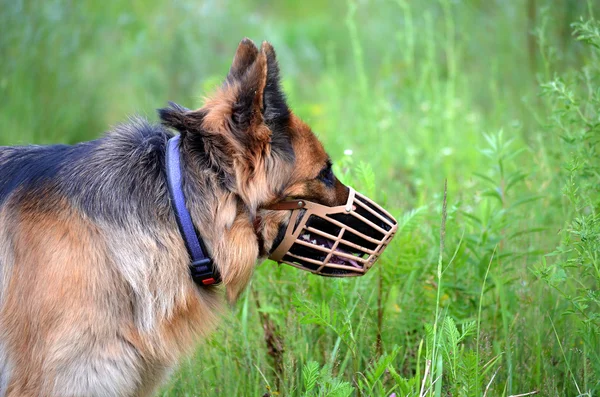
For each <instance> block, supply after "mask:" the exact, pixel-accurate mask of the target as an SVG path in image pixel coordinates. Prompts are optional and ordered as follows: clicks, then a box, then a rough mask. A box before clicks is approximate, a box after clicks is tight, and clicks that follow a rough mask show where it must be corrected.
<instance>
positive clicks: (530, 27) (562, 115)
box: [0, 0, 600, 397]
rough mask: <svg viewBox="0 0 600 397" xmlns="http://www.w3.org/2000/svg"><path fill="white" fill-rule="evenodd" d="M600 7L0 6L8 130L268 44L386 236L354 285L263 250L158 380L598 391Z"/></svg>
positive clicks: (120, 116) (85, 118)
mask: <svg viewBox="0 0 600 397" xmlns="http://www.w3.org/2000/svg"><path fill="white" fill-rule="evenodd" d="M268 3H270V4H268ZM599 15H600V3H598V2H597V1H591V0H589V1H585V0H546V1H544V0H514V1H500V0H493V1H485V0H427V1H424V0H423V1H410V0H396V1H383V0H371V1H367V0H361V1H354V0H349V1H348V2H346V1H339V2H323V1H317V0H307V1H303V2H292V1H280V2H260V1H256V2H250V1H247V0H244V1H233V0H223V1H205V2H196V1H192V0H176V1H172V2H168V3H167V2H158V1H155V0H146V1H140V0H134V1H131V2H120V1H114V0H106V1H103V2H90V1H80V2H67V1H64V0H63V1H57V0H47V1H44V2H37V4H34V2H26V1H9V0H0V26H1V28H0V145H7V144H27V143H50V142H66V143H74V142H78V141H81V140H87V139H92V138H95V137H98V136H99V135H101V134H102V133H103V131H105V130H107V129H108V128H110V126H112V125H115V124H116V123H119V122H121V121H125V120H126V119H127V116H128V115H131V114H136V113H137V114H142V115H145V116H147V117H148V118H150V119H153V120H155V119H156V115H155V113H154V109H156V108H159V107H163V106H164V105H165V103H166V102H167V101H168V100H172V101H175V102H178V103H181V104H182V105H185V106H187V107H194V106H200V105H201V104H202V96H203V95H205V94H206V93H208V92H210V90H211V89H212V88H214V87H215V86H216V85H218V84H220V82H221V81H222V79H223V78H224V76H225V75H226V73H227V70H228V67H229V64H230V62H231V58H232V56H233V53H234V51H235V48H236V46H237V43H238V42H239V40H240V39H241V38H243V37H244V36H248V37H250V38H252V39H254V40H255V41H259V42H260V41H261V40H269V41H271V42H272V43H273V45H274V46H275V49H276V50H277V52H278V58H279V60H280V64H281V69H282V74H283V78H284V86H285V88H286V91H287V93H288V96H289V101H290V104H291V107H292V108H293V109H294V110H295V111H296V113H298V114H299V115H300V116H301V117H303V118H304V119H305V120H306V121H307V122H308V123H309V124H310V125H311V126H312V127H313V129H314V130H315V131H316V132H317V133H318V135H319V136H320V137H321V139H322V140H323V142H324V143H325V145H326V148H327V149H328V151H329V152H330V154H331V155H332V157H333V158H334V159H335V161H336V168H337V173H338V175H340V176H342V177H343V179H344V180H345V181H346V182H348V183H351V184H352V185H354V186H355V187H356V188H357V189H358V190H361V191H363V192H364V193H366V194H367V195H369V196H371V197H375V198H376V199H377V200H378V201H380V202H384V203H386V206H387V207H389V208H391V209H392V211H393V213H394V214H395V215H397V217H398V219H399V220H400V231H399V233H398V235H397V237H396V239H395V241H394V242H393V245H392V246H391V247H390V248H389V249H388V252H387V253H386V255H385V256H384V257H383V258H382V260H381V261H380V262H379V263H378V264H377V265H376V266H375V268H374V269H373V270H372V271H371V272H370V273H369V274H368V275H367V276H365V277H363V278H361V279H351V280H331V279H323V278H319V277H317V276H312V275H309V274H306V273H305V272H301V271H297V270H295V269H292V268H287V267H285V266H277V265H276V264H274V263H269V262H267V263H264V264H262V265H260V266H259V267H258V269H257V271H256V274H255V276H254V279H253V281H252V284H251V285H250V287H249V288H248V290H247V291H246V293H245V294H244V295H243V296H242V298H241V299H240V301H239V302H238V304H237V305H236V306H235V307H234V308H233V309H232V310H231V313H228V314H225V315H224V319H223V322H222V325H221V327H220V329H219V330H218V331H217V332H216V333H215V334H214V335H213V336H212V337H211V338H210V339H209V340H208V341H206V342H205V343H203V344H201V345H200V346H199V347H198V350H197V352H196V354H195V355H194V357H191V358H189V359H187V360H185V361H184V362H183V364H182V366H181V368H180V369H179V370H178V372H176V373H175V374H174V375H173V377H172V379H171V381H170V383H169V384H167V385H166V386H165V387H164V388H163V389H162V391H161V394H160V395H163V396H217V395H219V396H221V395H222V396H257V397H258V396H277V395H279V396H390V395H392V394H393V393H395V395H396V396H482V395H483V396H511V395H524V393H530V392H537V394H538V395H540V396H578V395H586V396H592V395H598V394H600V216H599V211H600V191H599V189H600V153H599V149H598V144H599V143H600V118H599V114H600V113H599V109H600V63H599V60H600V59H599V56H600V23H598V22H596V21H595V20H594V16H596V17H600V16H599ZM446 182H447V195H445V183H446Z"/></svg>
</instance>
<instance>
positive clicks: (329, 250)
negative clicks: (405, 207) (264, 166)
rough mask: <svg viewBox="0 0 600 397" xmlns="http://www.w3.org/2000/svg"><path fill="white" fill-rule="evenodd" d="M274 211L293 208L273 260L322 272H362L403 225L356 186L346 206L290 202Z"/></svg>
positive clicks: (344, 274) (341, 274) (334, 274)
mask: <svg viewBox="0 0 600 397" xmlns="http://www.w3.org/2000/svg"><path fill="white" fill-rule="evenodd" d="M268 209H271V210H291V211H292V215H291V218H290V221H289V223H288V225H287V228H286V231H285V236H284V237H283V240H282V241H281V243H280V244H279V245H278V246H277V248H275V249H274V250H273V251H272V253H271V255H270V256H269V258H270V259H272V260H274V261H277V262H280V263H286V264H288V265H291V266H294V267H297V268H300V269H302V270H307V271H309V272H311V273H315V274H319V275H322V276H330V277H351V276H362V275H363V274H365V273H366V272H367V271H368V270H369V269H370V268H371V266H373V264H374V263H375V261H376V260H377V259H378V258H379V256H380V255H381V254H382V252H383V251H384V250H385V248H386V247H387V246H388V244H389V243H390V241H391V240H392V238H393V237H394V234H395V233H396V230H397V229H398V222H397V221H396V220H395V219H394V217H393V216H392V215H390V214H389V213H388V212H387V211H386V210H384V209H383V208H381V206H379V205H378V204H376V203H375V202H373V201H372V200H371V199H369V198H367V197H365V196H363V195H362V194H360V193H358V192H356V191H355V190H354V189H352V188H349V195H348V201H347V202H346V204H345V205H341V206H337V207H328V206H325V205H321V204H318V203H314V202H311V201H306V200H289V201H282V202H280V203H277V204H275V205H273V206H271V207H269V208H268Z"/></svg>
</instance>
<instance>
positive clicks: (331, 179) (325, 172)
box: [317, 162, 335, 187]
mask: <svg viewBox="0 0 600 397" xmlns="http://www.w3.org/2000/svg"><path fill="white" fill-rule="evenodd" d="M317 179H318V180H320V181H321V182H323V183H324V184H325V185H326V186H328V187H333V185H334V184H335V176H334V175H333V171H332V170H331V163H330V162H327V165H325V167H324V168H323V169H322V170H321V172H319V175H318V176H317Z"/></svg>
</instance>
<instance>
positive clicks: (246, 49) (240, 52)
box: [227, 37, 258, 83]
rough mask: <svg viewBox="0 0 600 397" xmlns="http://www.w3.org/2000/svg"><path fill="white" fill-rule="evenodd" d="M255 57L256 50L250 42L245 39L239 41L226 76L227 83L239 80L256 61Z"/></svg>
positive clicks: (256, 54)
mask: <svg viewBox="0 0 600 397" xmlns="http://www.w3.org/2000/svg"><path fill="white" fill-rule="evenodd" d="M257 56H258V48H256V46H255V45H254V42H253V41H252V40H250V39H249V38H247V37H246V38H244V39H243V40H242V41H240V44H239V45H238V48H237V51H236V52H235V55H234V57H233V63H232V64H231V68H230V69H229V74H228V75H227V82H229V83H233V82H235V81H236V80H239V79H241V78H242V76H243V75H244V73H245V72H246V71H247V70H248V68H249V67H250V66H251V65H252V64H253V63H254V61H256V57H257Z"/></svg>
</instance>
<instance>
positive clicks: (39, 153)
mask: <svg viewBox="0 0 600 397" xmlns="http://www.w3.org/2000/svg"><path fill="white" fill-rule="evenodd" d="M159 116H160V119H161V121H162V123H161V124H160V125H157V124H152V123H149V122H148V121H146V120H144V119H141V118H133V119H131V120H130V121H129V122H128V123H126V124H123V125H121V126H118V127H116V128H114V129H113V130H112V131H110V132H108V133H107V134H106V135H105V136H103V137H102V138H100V139H97V140H94V141H90V142H84V143H80V144H77V145H73V146H68V145H53V146H24V147H1V148H0V396H104V397H105V396H147V395H151V394H152V393H153V392H154V391H155V390H156V388H157V387H158V386H159V385H160V383H161V382H162V381H163V380H164V379H165V378H166V377H167V376H168V374H169V372H170V370H171V369H172V368H174V367H175V366H176V364H177V362H178V360H180V358H181V357H182V356H183V355H185V354H186V353H189V352H190V350H191V349H192V348H193V347H194V343H195V341H197V340H198V338H200V337H202V336H205V335H206V334H207V333H208V332H210V331H211V330H212V329H213V328H214V326H215V323H216V322H217V320H218V317H219V313H221V312H222V311H223V310H224V309H225V306H226V305H225V299H224V297H225V296H226V298H227V300H228V301H229V302H235V300H236V299H237V297H238V296H239V295H240V293H241V292H242V291H243V290H244V288H245V287H246V285H247V284H248V281H249V279H250V277H251V276H252V273H253V271H254V267H255V265H256V263H257V261H258V260H260V259H261V258H265V257H267V256H268V255H269V253H270V252H271V251H272V249H273V247H274V246H276V245H277V240H278V239H279V240H280V239H281V238H282V234H283V233H284V231H285V228H286V226H287V224H288V222H289V219H290V211H274V210H269V209H267V208H268V207H269V206H270V205H272V204H273V203H277V202H279V201H281V200H282V199H284V198H286V197H292V198H300V199H306V200H311V201H313V202H316V203H320V204H323V205H326V206H337V205H343V204H345V203H346V201H347V200H348V197H349V189H348V188H347V187H346V186H344V185H343V184H342V183H340V182H339V181H338V180H337V179H336V177H335V176H334V175H333V173H332V170H331V161H330V160H329V156H328V155H327V153H326V152H325V150H324V148H323V146H322V144H321V143H320V142H319V140H318V139H317V138H316V136H315V135H314V134H313V132H312V131H311V129H310V127H309V126H307V125H306V124H305V123H303V122H302V120H300V119H299V118H298V117H297V116H296V115H294V113H292V111H291V110H290V109H289V108H288V106H287V104H286V100H285V97H284V94H283V93H282V91H281V87H280V81H279V68H278V65H277V61H276V57H275V51H274V50H273V48H272V46H271V45H270V44H269V43H267V42H265V43H263V44H262V46H261V48H260V49H258V48H257V47H256V46H255V45H254V43H253V42H252V41H250V40H248V39H244V40H242V42H241V43H240V44H239V47H238V49H237V52H236V54H235V57H234V59H233V64H232V66H231V69H230V71H229V74H228V76H227V78H226V80H225V82H224V84H223V85H222V86H221V87H220V88H219V89H218V91H217V92H216V93H215V94H214V95H213V96H212V97H210V98H209V99H207V101H206V103H205V105H204V106H203V107H202V108H200V109H198V110H193V111H192V110H187V109H185V108H183V107H180V106H178V105H175V104H171V106H170V107H168V108H165V109H161V110H159ZM173 131H177V132H179V133H180V139H181V143H180V153H181V162H182V164H183V166H182V167H183V173H182V178H183V191H184V193H185V196H186V200H187V203H186V204H187V207H188V209H189V213H190V214H191V217H192V219H193V220H194V226H195V227H196V229H197V230H198V233H199V234H200V235H201V238H202V241H203V242H204V245H205V248H206V250H207V251H208V252H209V254H210V257H211V258H212V260H213V262H214V266H215V267H216V268H217V269H218V271H219V273H220V275H221V278H222V284H223V286H224V288H222V287H219V286H215V285H212V286H202V285H197V284H196V283H194V281H193V280H192V278H191V277H190V272H189V268H188V265H189V262H190V259H189V258H190V257H189V254H188V251H187V249H186V245H185V242H184V240H183V238H182V234H181V233H180V230H179V228H178V224H177V222H176V217H175V215H174V213H173V207H172V205H171V203H170V197H169V191H168V187H167V182H166V172H165V161H166V160H165V150H166V146H167V141H168V140H169V139H170V138H172V137H173V136H174V133H173ZM223 289H224V290H225V292H222V290H223Z"/></svg>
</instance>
